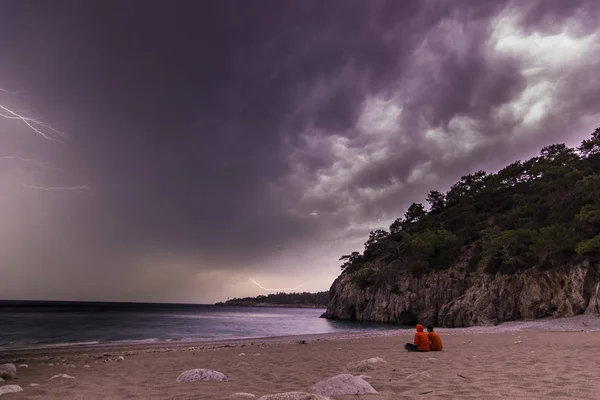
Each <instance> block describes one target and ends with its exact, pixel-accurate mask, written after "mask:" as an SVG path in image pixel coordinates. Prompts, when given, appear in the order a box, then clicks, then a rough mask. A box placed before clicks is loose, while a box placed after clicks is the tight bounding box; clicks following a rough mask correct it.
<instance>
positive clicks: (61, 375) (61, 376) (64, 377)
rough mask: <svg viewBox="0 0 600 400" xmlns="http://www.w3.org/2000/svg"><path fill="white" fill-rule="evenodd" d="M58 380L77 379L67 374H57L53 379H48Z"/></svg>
mask: <svg viewBox="0 0 600 400" xmlns="http://www.w3.org/2000/svg"><path fill="white" fill-rule="evenodd" d="M58 378H63V379H75V377H73V376H71V375H67V374H57V375H54V376H53V377H52V378H50V379H48V380H49V381H51V380H53V379H58Z"/></svg>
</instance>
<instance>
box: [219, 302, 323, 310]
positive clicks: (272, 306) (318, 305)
mask: <svg viewBox="0 0 600 400" xmlns="http://www.w3.org/2000/svg"><path fill="white" fill-rule="evenodd" d="M215 306H219V307H256V308H269V307H270V308H313V309H321V308H322V309H326V308H327V304H322V305H321V304H271V303H246V304H232V303H230V304H227V303H224V302H223V303H215Z"/></svg>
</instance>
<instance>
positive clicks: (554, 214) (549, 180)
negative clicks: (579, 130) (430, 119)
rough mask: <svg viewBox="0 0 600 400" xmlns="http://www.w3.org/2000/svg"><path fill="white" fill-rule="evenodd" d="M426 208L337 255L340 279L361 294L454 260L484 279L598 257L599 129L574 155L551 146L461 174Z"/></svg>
mask: <svg viewBox="0 0 600 400" xmlns="http://www.w3.org/2000/svg"><path fill="white" fill-rule="evenodd" d="M427 202H428V204H429V209H428V210H426V208H425V207H424V206H423V205H422V204H418V203H415V204H412V205H411V206H410V207H409V208H408V210H407V211H406V214H404V217H403V218H398V219H397V220H396V221H394V223H392V225H391V226H390V228H389V231H386V230H382V229H379V230H375V231H372V232H371V233H370V235H369V238H368V240H367V241H366V243H365V248H364V251H363V252H362V254H361V253H360V252H353V253H352V254H350V255H345V256H342V258H340V260H341V261H344V264H343V265H342V266H341V268H342V270H343V271H344V273H347V274H351V279H352V280H353V281H354V282H355V283H356V284H357V285H359V286H360V287H363V288H364V287H367V286H371V285H377V284H378V283H379V282H393V275H394V273H398V272H400V271H410V272H411V273H413V274H423V273H426V272H429V271H434V270H443V269H447V268H449V267H450V266H452V265H454V264H455V263H456V262H457V260H458V257H459V256H460V255H461V254H462V255H465V254H468V255H469V257H470V259H469V260H468V265H469V266H470V267H471V268H473V269H475V268H479V267H483V268H485V271H486V272H488V273H492V274H494V273H505V274H510V273H514V272H517V271H523V270H526V269H529V268H534V267H538V268H544V269H554V268H560V267H561V266H564V265H567V264H570V263H573V262H576V261H577V260H578V259H582V258H583V257H585V258H588V259H592V260H595V259H600V128H599V129H596V131H595V132H594V133H593V134H592V136H591V138H590V139H587V140H584V141H583V143H582V144H581V146H579V147H578V148H576V149H572V148H569V147H567V146H565V145H564V144H554V145H551V146H547V147H544V148H543V149H542V150H541V152H540V155H539V156H537V157H534V158H532V159H530V160H527V161H517V162H514V163H512V164H510V165H508V166H507V167H505V168H504V169H502V170H501V171H499V172H498V173H496V174H488V173H486V172H484V171H477V172H475V173H473V174H469V175H465V176H463V177H461V179H460V181H459V182H457V183H456V184H454V185H453V186H452V187H451V188H450V190H449V191H448V192H447V193H441V192H438V191H435V190H433V191H431V192H429V194H428V196H427ZM466 249H470V251H469V252H465V250H466ZM374 261H377V262H376V263H374ZM382 266H383V267H382Z"/></svg>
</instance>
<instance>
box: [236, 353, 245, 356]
mask: <svg viewBox="0 0 600 400" xmlns="http://www.w3.org/2000/svg"><path fill="white" fill-rule="evenodd" d="M238 355H239V356H240V357H246V353H240V354H238Z"/></svg>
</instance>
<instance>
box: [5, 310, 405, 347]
mask: <svg viewBox="0 0 600 400" xmlns="http://www.w3.org/2000/svg"><path fill="white" fill-rule="evenodd" d="M324 311H325V310H323V309H301V308H247V307H223V306H209V305H175V304H132V303H79V302H78V303H74V302H7V301H0V349H7V348H22V347H38V346H54V345H63V344H81V343H110V342H130V341H131V342H135V341H159V340H172V341H187V340H190V341H191V340H215V339H233V338H257V337H271V336H287V335H303V334H311V333H329V332H349V331H365V330H389V329H398V327H397V326H390V325H379V324H364V323H359V322H349V321H329V320H326V319H324V318H319V316H320V315H321V314H322V313H323V312H324Z"/></svg>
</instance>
